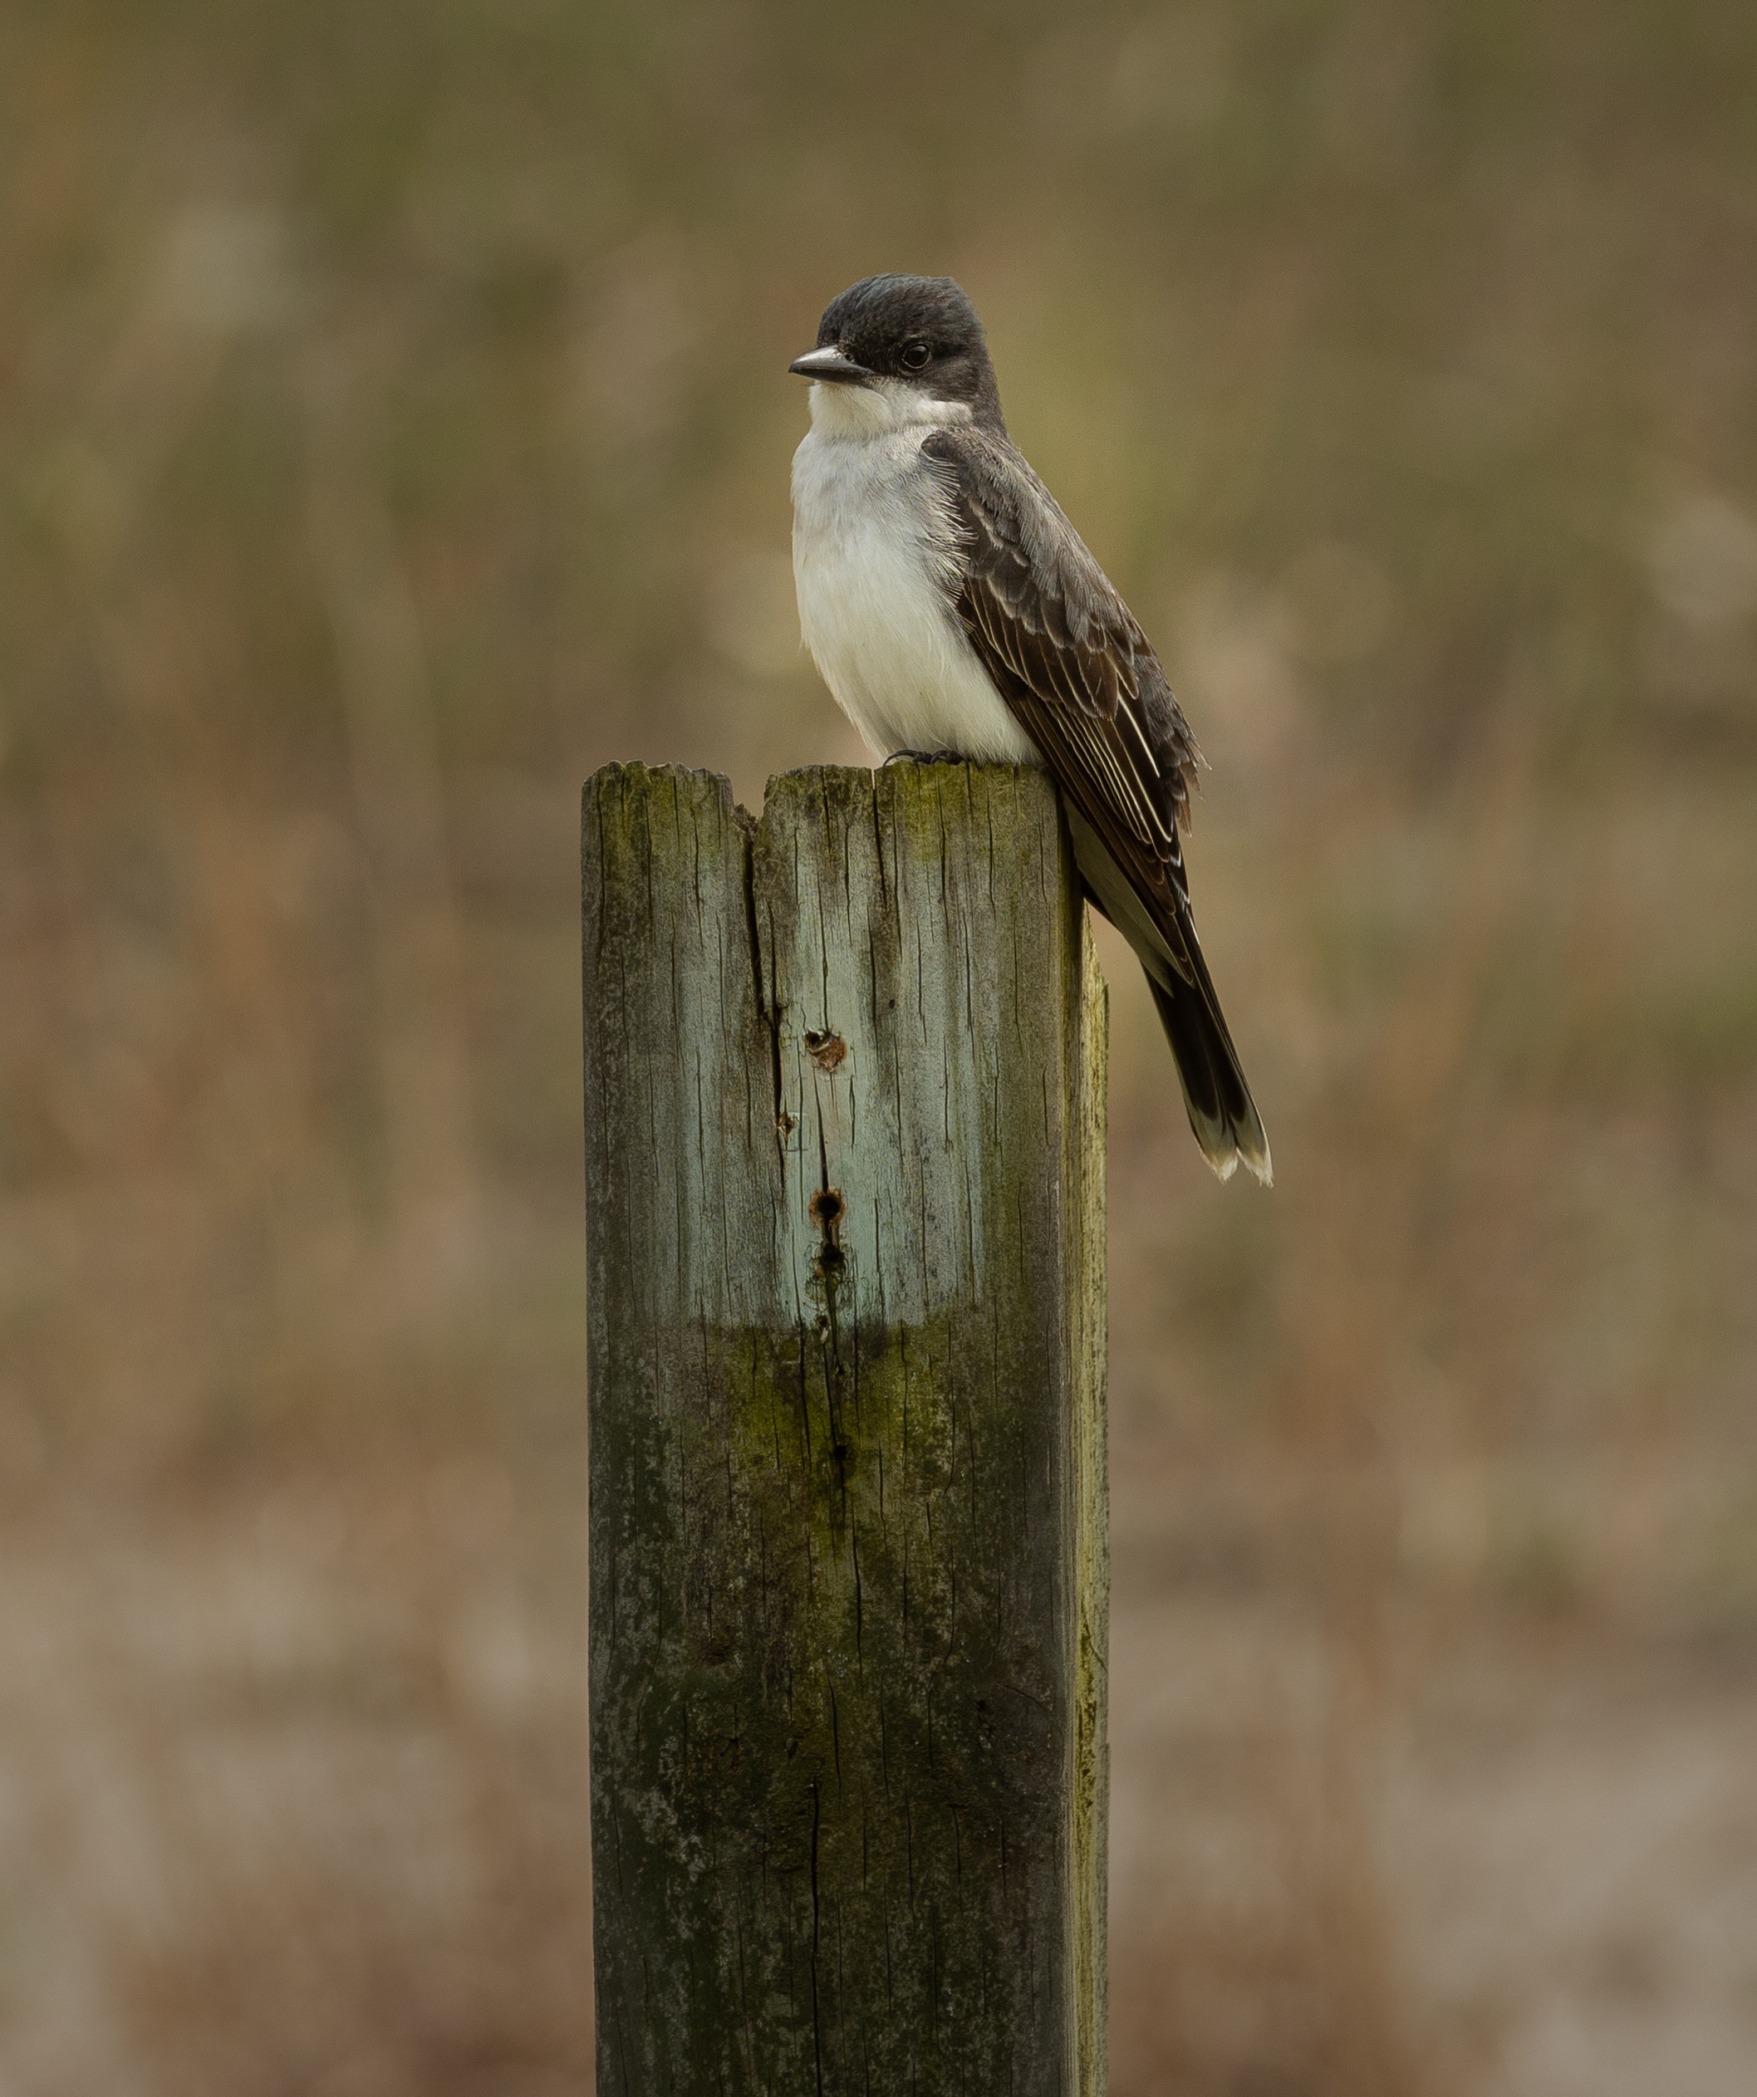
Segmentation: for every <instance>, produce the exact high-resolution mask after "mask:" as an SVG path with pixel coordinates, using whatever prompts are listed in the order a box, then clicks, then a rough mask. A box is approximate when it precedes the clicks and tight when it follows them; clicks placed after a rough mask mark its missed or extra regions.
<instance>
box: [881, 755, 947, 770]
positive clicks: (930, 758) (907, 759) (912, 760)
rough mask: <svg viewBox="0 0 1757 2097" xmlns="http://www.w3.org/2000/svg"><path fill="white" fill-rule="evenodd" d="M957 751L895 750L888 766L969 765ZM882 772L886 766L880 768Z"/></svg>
mask: <svg viewBox="0 0 1757 2097" xmlns="http://www.w3.org/2000/svg"><path fill="white" fill-rule="evenodd" d="M968 761H969V760H968V759H967V758H965V757H964V756H963V755H962V753H961V752H959V751H957V750H893V751H892V752H891V754H890V756H889V757H887V758H886V759H885V764H886V765H905V764H907V765H961V764H965V763H968ZM879 769H880V770H881V771H882V770H883V769H884V766H882V765H881V766H880V768H879Z"/></svg>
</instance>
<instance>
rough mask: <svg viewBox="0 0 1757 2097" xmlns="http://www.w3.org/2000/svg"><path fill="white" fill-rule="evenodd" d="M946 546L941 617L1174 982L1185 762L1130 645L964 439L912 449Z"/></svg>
mask: <svg viewBox="0 0 1757 2097" xmlns="http://www.w3.org/2000/svg"><path fill="white" fill-rule="evenodd" d="M922 452H923V455H924V456H925V457H926V458H928V459H930V460H931V461H933V463H934V464H935V465H936V466H937V467H938V468H939V469H940V471H941V474H942V476H943V478H944V483H945V488H946V494H947V498H948V501H949V503H950V505H951V508H952V512H953V515H954V517H955V519H956V521H957V524H958V527H959V531H960V533H961V535H962V542H963V543H962V545H961V547H960V555H961V560H960V572H959V574H958V576H957V578H956V580H955V583H954V584H953V587H954V588H955V590H956V593H957V612H958V616H959V618H960V619H961V620H962V622H963V625H964V628H965V631H966V632H967V633H968V634H969V636H970V640H971V643H972V645H973V646H974V647H975V649H976V652H977V654H978V655H979V656H980V657H981V659H982V662H983V665H984V667H985V668H986V669H987V671H988V673H989V675H990V677H992V678H993V680H994V683H995V686H996V688H997V689H998V690H999V692H1000V694H1001V696H1002V697H1003V698H1004V699H1005V700H1006V702H1007V704H1008V705H1009V706H1010V707H1011V708H1012V710H1013V712H1014V714H1015V715H1017V717H1018V720H1019V723H1020V725H1021V726H1022V727H1023V728H1024V730H1025V732H1026V734H1027V735H1029V736H1030V738H1031V740H1032V742H1033V743H1034V744H1035V745H1036V747H1037V749H1038V752H1039V754H1040V755H1041V756H1042V758H1043V761H1044V763H1045V764H1046V765H1047V766H1048V767H1049V769H1050V771H1051V772H1052V773H1053V774H1054V776H1055V780H1056V783H1057V785H1058V786H1059V787H1060V788H1061V790H1062V792H1063V794H1064V795H1066V797H1067V799H1068V800H1069V802H1070V803H1071V804H1072V805H1073V807H1074V808H1075V809H1077V810H1078V811H1079V813H1080V814H1081V815H1082V816H1083V817H1084V818H1085V820H1086V821H1087V823H1088V824H1090V826H1091V827H1092V829H1093V830H1094V831H1095V832H1096V833H1097V835H1098V837H1099V840H1100V842H1101V843H1102V844H1103V845H1104V847H1105V848H1106V850H1107V851H1108V852H1109V853H1110V855H1111V857H1112V858H1113V859H1114V860H1115V861H1116V863H1117V866H1118V867H1119V868H1120V869H1121V871H1122V873H1123V874H1124V875H1125V877H1126V878H1127V880H1128V882H1129V885H1130V887H1131V888H1132V889H1134V891H1135V892H1136V894H1137V895H1138V896H1139V898H1140V900H1141V902H1142V904H1143V906H1144V907H1145V908H1146V910H1147V911H1148V913H1149V915H1150V916H1151V918H1152V920H1153V922H1154V925H1155V927H1156V928H1157V930H1158V931H1159V933H1160V935H1161V937H1162V938H1163V939H1164V941H1165V944H1166V947H1167V950H1168V952H1169V956H1170V959H1171V961H1172V963H1173V965H1174V966H1175V967H1176V969H1177V971H1178V973H1179V974H1180V975H1181V976H1183V978H1184V979H1185V981H1186V982H1195V981H1196V980H1198V979H1199V978H1201V977H1205V975H1206V971H1205V970H1204V969H1203V967H1202V964H1201V960H1200V958H1199V954H1195V955H1193V954H1192V951H1191V950H1192V949H1193V948H1194V946H1195V927H1194V925H1193V923H1192V921H1191V918H1190V903H1189V888H1188V885H1187V883H1186V880H1185V877H1184V864H1183V846H1182V842H1181V839H1180V834H1179V833H1180V830H1181V829H1182V827H1183V826H1184V825H1185V824H1187V822H1188V820H1189V793H1190V786H1191V783H1192V781H1193V778H1194V773H1195V767H1196V765H1197V763H1198V762H1199V760H1198V758H1197V754H1196V747H1195V742H1194V739H1193V738H1192V736H1191V734H1190V731H1189V727H1188V724H1187V723H1186V722H1185V720H1184V717H1183V715H1182V713H1181V712H1180V711H1179V708H1178V705H1177V702H1176V700H1175V699H1174V698H1173V697H1172V694H1171V688H1170V686H1169V685H1168V684H1167V682H1166V679H1165V672H1164V670H1163V669H1162V668H1161V667H1160V663H1159V658H1158V657H1157V656H1156V655H1155V654H1154V652H1153V649H1152V646H1151V644H1150V643H1149V642H1148V640H1147V637H1146V635H1145V634H1144V633H1143V632H1142V631H1141V628H1140V626H1139V625H1138V624H1137V623H1136V620H1135V617H1134V615H1133V613H1132V612H1130V610H1129V608H1128V606H1127V605H1126V604H1124V602H1123V601H1122V599H1121V597H1120V596H1118V594H1117V592H1116V590H1115V589H1114V588H1113V586H1112V585H1111V583H1110V580H1109V578H1108V577H1107V576H1106V575H1105V573H1104V571H1103V569H1102V568H1100V567H1099V565H1098V563H1097V561H1096V560H1095V559H1094V558H1093V556H1092V554H1091V553H1090V552H1089V551H1088V549H1087V548H1086V546H1085V544H1084V542H1083V541H1082V540H1081V539H1080V537H1079V535H1078V534H1077V533H1076V532H1075V530H1074V528H1073V526H1072V525H1071V524H1069V523H1068V521H1067V519H1066V517H1065V516H1064V515H1063V514H1062V512H1061V510H1060V509H1059V508H1058V507H1057V506H1056V503H1055V500H1054V498H1053V497H1052V496H1051V495H1050V493H1049V491H1048V489H1047V488H1045V487H1044V485H1043V483H1042V482H1041V481H1040V480H1039V479H1038V478H1037V476H1036V474H1035V473H1033V472H1032V470H1031V468H1030V466H1029V465H1027V464H1026V462H1025V460H1024V458H1023V457H1022V456H1021V455H1020V453H1019V452H1018V451H1017V450H1015V449H1014V448H1013V446H1012V445H1011V444H1009V443H1007V442H1006V441H1005V440H1004V439H1000V438H996V437H993V436H990V435H989V434H988V433H987V432H985V431H981V430H976V429H962V428H960V429H951V430H937V431H935V432H934V434H933V435H932V436H931V437H929V438H928V439H927V440H926V442H925V443H924V444H923V446H922Z"/></svg>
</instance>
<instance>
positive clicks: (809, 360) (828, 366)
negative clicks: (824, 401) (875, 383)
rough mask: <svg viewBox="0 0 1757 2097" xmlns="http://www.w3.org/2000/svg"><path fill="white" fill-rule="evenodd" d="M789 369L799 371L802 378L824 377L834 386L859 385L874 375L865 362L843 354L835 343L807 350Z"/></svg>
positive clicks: (795, 359) (796, 358)
mask: <svg viewBox="0 0 1757 2097" xmlns="http://www.w3.org/2000/svg"><path fill="white" fill-rule="evenodd" d="M787 369H788V370H789V371H796V372H798V374H799V376H800V377H801V378H802V379H823V380H825V381H827V382H828V383H829V384H830V385H832V386H858V385H860V384H862V383H863V382H864V381H865V380H867V379H870V378H872V377H873V376H874V374H873V373H872V372H870V371H869V370H868V369H867V368H866V366H865V365H864V364H856V363H855V361H854V359H853V358H852V357H845V356H843V354H842V352H841V351H840V350H839V349H837V347H836V346H835V344H834V343H830V344H829V345H827V347H825V348H823V349H814V350H807V351H806V353H805V355H804V356H803V357H795V358H794V360H793V362H792V363H791V364H789V365H788V367H787Z"/></svg>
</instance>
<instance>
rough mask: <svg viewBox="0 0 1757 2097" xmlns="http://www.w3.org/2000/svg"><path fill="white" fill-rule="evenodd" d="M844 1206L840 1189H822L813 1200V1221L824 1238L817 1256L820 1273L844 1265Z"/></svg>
mask: <svg viewBox="0 0 1757 2097" xmlns="http://www.w3.org/2000/svg"><path fill="white" fill-rule="evenodd" d="M842 1206H843V1205H842V1190H841V1188H840V1187H820V1188H819V1189H818V1191H817V1192H816V1193H815V1194H814V1195H813V1196H812V1198H811V1209H810V1212H809V1213H810V1216H811V1220H812V1222H813V1223H815V1224H816V1225H817V1227H818V1229H819V1230H820V1231H821V1232H822V1233H823V1238H824V1242H823V1244H822V1245H821V1246H820V1247H819V1249H818V1256H817V1264H818V1270H819V1272H820V1273H825V1272H828V1271H829V1270H830V1269H832V1268H836V1267H840V1266H841V1264H842V1258H843V1254H842Z"/></svg>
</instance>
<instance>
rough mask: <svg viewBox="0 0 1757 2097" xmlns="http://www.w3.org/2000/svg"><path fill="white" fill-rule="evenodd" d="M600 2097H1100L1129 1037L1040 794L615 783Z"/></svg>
mask: <svg viewBox="0 0 1757 2097" xmlns="http://www.w3.org/2000/svg"><path fill="white" fill-rule="evenodd" d="M583 868H584V903H585V922H584V959H585V1066H586V1151H587V1240H588V1261H589V1276H590V1333H589V1352H590V1361H589V1369H590V1403H591V1483H590V1494H591V1578H592V1604H591V1662H590V1664H591V1707H592V1715H591V1729H592V1737H591V1746H592V1832H593V1860H594V1874H595V1885H594V1905H595V1928H596V1939H595V1941H596V1953H595V1958H596V1983H597V2005H598V2087H599V2089H600V2091H601V2092H603V2093H604V2097H611V2093H618V2097H649V2093H673V2097H695V2093H698V2092H699V2093H703V2097H706V2093H709V2092H712V2093H714V2097H745V2093H750V2097H755V2093H758V2092H761V2093H765V2097H792V2093H794V2092H799V2093H810V2097H854V2093H859V2097H869V2093H885V2097H889V2093H892V2092H912V2093H915V2097H938V2093H946V2097H951V2093H957V2097H986V2093H989V2092H995V2093H1000V2092H1006V2093H1008V2097H1039V2093H1041V2097H1049V2093H1056V2097H1097V2093H1098V2092H1100V2091H1101V2090H1102V2088H1103V2085H1104V2043H1103V2032H1104V1999H1103V1997H1104V1984H1103V1966H1104V1961H1103V1916H1104V1793H1105V1763H1104V1753H1105V1750H1104V1651H1105V1629H1106V1597H1107V1559H1106V1528H1105V1494H1104V1421H1103V1401H1104V1392H1103V1385H1104V1326H1103V1185H1102V1156H1103V1134H1102V1113H1103V1075H1104V1008H1103V992H1102V988H1101V986H1100V985H1099V982H1098V978H1097V971H1096V966H1095V963H1094V960H1093V957H1092V952H1091V943H1090V939H1089V936H1088V935H1087V932H1086V929H1085V924H1084V914H1083V911H1082V908H1081V905H1080V901H1079V895H1078V890H1077V886H1076V883H1075V878H1074V873H1073V868H1072V863H1071V859H1070V856H1069V853H1068V850H1067V845H1066V841H1065V837H1064V834H1063V831H1062V828H1061V825H1060V821H1059V818H1058V814H1057V810H1056V804H1055V800H1054V795H1053V792H1052V791H1051V789H1050V788H1049V786H1048V784H1047V782H1046V781H1045V780H1044V779H1043V778H1042V776H1041V775H1039V774H1035V773H1032V772H1028V771H1016V770H1013V769H1010V768H1005V767H970V766H950V765H947V766H933V767H921V768H919V769H918V768H914V767H909V766H894V767H891V768H890V769H888V770H886V771H883V772H880V773H878V774H876V775H875V774H872V773H868V772H864V771H843V770H829V769H825V770H816V771H809V772H800V773H792V774H789V775H787V776H785V777H783V778H781V779H777V780H774V781H771V782H770V788H769V795H768V800H767V802H766V805H765V808H764V811H763V816H762V819H761V821H760V822H754V821H752V819H751V818H750V817H748V816H746V815H745V814H744V812H743V811H742V810H739V809H736V808H735V807H734V806H733V805H732V800H731V794H730V790H729V789H728V787H727V785H726V782H725V781H724V780H722V779H718V778H716V777H714V776H712V775H710V774H707V773H701V772H689V771H683V770H679V769H675V768H664V769H659V770H649V769H647V768H645V767H643V766H638V765H631V766H611V767H608V768H607V769H606V770H604V771H601V772H599V773H597V774H596V775H595V776H594V777H593V779H592V780H591V781H590V782H589V783H588V785H587V787H586V792H585V807H584V834H583Z"/></svg>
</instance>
